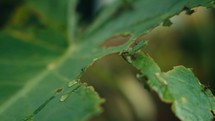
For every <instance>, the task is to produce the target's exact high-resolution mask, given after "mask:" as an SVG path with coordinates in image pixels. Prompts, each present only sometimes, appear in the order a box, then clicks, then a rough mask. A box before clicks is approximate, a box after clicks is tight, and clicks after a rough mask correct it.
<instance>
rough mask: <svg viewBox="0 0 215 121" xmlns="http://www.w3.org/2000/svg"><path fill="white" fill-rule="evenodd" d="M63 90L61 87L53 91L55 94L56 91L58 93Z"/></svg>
mask: <svg viewBox="0 0 215 121" xmlns="http://www.w3.org/2000/svg"><path fill="white" fill-rule="evenodd" d="M62 91H63V88H59V89H57V90H56V91H55V94H58V93H60V92H62Z"/></svg>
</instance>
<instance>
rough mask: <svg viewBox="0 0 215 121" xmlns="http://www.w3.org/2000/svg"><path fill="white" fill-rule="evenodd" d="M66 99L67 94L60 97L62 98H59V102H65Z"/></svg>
mask: <svg viewBox="0 0 215 121" xmlns="http://www.w3.org/2000/svg"><path fill="white" fill-rule="evenodd" d="M68 97H69V94H65V95H62V96H61V97H60V101H61V102H63V101H65V100H66V99H67V98H68Z"/></svg>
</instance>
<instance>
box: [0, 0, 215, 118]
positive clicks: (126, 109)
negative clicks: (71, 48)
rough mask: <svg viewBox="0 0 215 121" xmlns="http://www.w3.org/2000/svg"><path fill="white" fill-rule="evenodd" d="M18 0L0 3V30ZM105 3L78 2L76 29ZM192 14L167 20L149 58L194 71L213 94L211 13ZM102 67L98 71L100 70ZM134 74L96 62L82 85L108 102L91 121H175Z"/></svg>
mask: <svg viewBox="0 0 215 121" xmlns="http://www.w3.org/2000/svg"><path fill="white" fill-rule="evenodd" d="M22 3H23V2H22V1H21V0H19V1H18V0H1V1H0V29H1V30H3V29H4V28H5V27H7V25H8V23H9V21H11V19H12V16H13V15H14V13H15V11H16V10H17V8H19V6H21V5H22ZM107 3H108V1H99V0H79V4H78V6H77V9H76V11H77V12H78V13H79V15H80V20H79V21H80V23H79V24H80V25H83V26H85V25H88V24H90V23H91V22H92V21H93V20H94V18H95V17H96V15H97V14H98V13H99V10H100V9H102V6H103V5H105V4H107ZM194 10H195V12H194V13H193V14H192V15H186V14H185V13H184V12H182V13H181V14H180V15H177V16H174V17H173V18H171V19H170V20H171V21H172V22H173V24H172V25H171V26H170V27H163V26H162V25H161V26H158V27H156V28H155V29H153V30H152V31H150V32H149V33H148V34H147V35H144V38H145V39H147V40H149V44H148V46H147V47H146V48H144V49H143V51H145V52H147V53H149V54H150V55H151V56H152V57H153V58H154V60H155V61H156V62H157V63H158V64H159V66H160V67H161V68H162V70H163V71H168V70H170V69H172V67H173V66H176V65H184V66H186V67H188V68H192V69H193V72H194V73H195V74H196V76H197V77H198V78H199V79H200V80H201V82H202V83H203V84H205V86H206V87H207V88H209V89H211V90H212V92H213V93H215V82H214V81H215V64H214V62H215V54H214V53H215V47H214V46H215V10H214V9H208V8H203V7H198V8H195V9H194ZM101 68H102V69H101ZM137 73H138V71H137V70H135V69H134V68H132V67H131V66H130V65H129V64H127V63H126V62H125V61H124V60H123V59H122V58H121V57H120V56H118V55H110V56H107V57H104V58H102V59H101V60H99V61H97V62H96V63H95V64H94V65H93V66H92V67H90V68H89V69H88V70H87V71H86V73H85V74H84V75H83V77H82V80H83V81H86V82H88V83H89V84H90V85H93V86H94V87H95V89H96V91H98V92H99V94H100V96H101V97H103V98H105V99H106V102H105V103H104V104H103V107H104V111H103V113H102V115H99V116H96V117H94V118H93V119H91V120H92V121H177V120H178V119H177V118H176V117H175V116H174V114H173V113H172V112H171V106H170V105H169V104H164V103H162V102H161V101H160V99H159V98H158V96H157V95H156V94H155V93H154V92H153V91H149V90H146V89H144V86H143V83H142V82H139V81H137V80H136V78H135V75H136V74H137Z"/></svg>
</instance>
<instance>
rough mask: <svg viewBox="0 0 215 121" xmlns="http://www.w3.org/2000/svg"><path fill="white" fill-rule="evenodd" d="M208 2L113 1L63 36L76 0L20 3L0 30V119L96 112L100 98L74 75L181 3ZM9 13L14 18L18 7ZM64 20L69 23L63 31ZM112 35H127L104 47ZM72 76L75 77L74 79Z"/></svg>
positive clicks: (202, 1) (200, 1) (206, 1)
mask: <svg viewBox="0 0 215 121" xmlns="http://www.w3.org/2000/svg"><path fill="white" fill-rule="evenodd" d="M210 3H211V0H195V1H193V0H165V1H156V0H135V1H132V2H131V3H130V5H128V4H125V3H123V2H121V1H114V2H113V3H111V4H110V5H109V6H107V7H106V8H105V10H104V11H102V12H101V13H100V15H99V16H98V18H97V19H96V20H95V22H94V23H93V24H92V25H91V26H89V27H88V28H87V29H86V30H85V31H81V32H80V33H78V34H77V35H79V36H77V37H75V36H73V37H70V36H69V37H68V35H67V34H69V35H70V34H71V35H75V34H74V33H76V32H78V31H77V30H79V28H78V27H77V26H75V25H74V23H76V22H75V21H76V18H75V16H76V15H75V14H74V10H75V6H76V1H74V0H64V1H63V0H62V1H56V0H55V1H53V0H52V1H51V0H40V1H37V0H29V1H26V4H23V6H22V7H23V8H24V10H25V11H27V14H25V15H24V16H21V18H22V17H23V18H24V19H21V20H25V21H21V23H18V24H19V25H17V23H16V22H15V23H13V22H12V24H9V25H8V27H7V28H6V29H5V30H3V31H1V32H0V50H1V53H0V73H1V74H0V93H1V95H2V96H1V99H0V119H1V120H3V121H13V120H14V121H15V120H39V121H41V120H42V121H43V120H44V121H47V120H50V121H59V120H64V121H67V120H68V121H70V120H71V121H79V120H86V119H87V118H89V117H90V116H92V115H95V114H97V113H99V112H100V111H101V109H100V108H99V107H98V105H99V104H101V102H103V99H101V98H99V96H98V95H97V93H96V92H95V91H94V90H93V88H92V87H90V86H87V85H86V84H84V83H81V82H80V81H79V80H78V78H79V77H80V74H82V73H83V71H84V70H85V69H86V67H89V66H90V65H91V64H92V63H93V62H95V61H96V60H97V59H99V58H101V57H103V56H105V55H108V54H111V53H116V52H121V51H123V50H126V49H127V48H128V47H129V45H130V44H131V43H132V42H133V41H134V40H135V39H136V38H138V37H139V36H140V35H141V34H143V33H146V32H147V31H148V30H149V29H151V28H153V27H155V26H156V25H158V24H160V23H161V22H162V21H164V20H166V19H168V18H169V17H171V16H173V15H175V14H177V13H179V12H181V11H182V10H183V8H184V6H186V7H190V8H191V7H194V6H199V5H202V6H210V5H211V4H210ZM67 4H71V5H67ZM26 6H27V7H26ZM67 6H69V7H71V8H69V9H68V8H67ZM68 10H71V11H70V12H71V14H72V15H71V16H70V14H69V13H67V12H68ZM21 12H22V11H21ZM14 15H15V17H14V19H16V18H17V15H20V11H18V12H17V13H16V14H14ZM21 15H22V14H21ZM34 15H35V16H34ZM67 15H69V17H73V18H72V19H70V18H68V16H67ZM32 16H34V17H32ZM19 17H20V16H18V18H19ZM67 20H69V22H68V23H69V24H71V25H70V26H69V31H68V33H67V32H65V27H67V26H68V24H67ZM52 25H53V26H52ZM61 27H62V28H61ZM70 30H71V31H70ZM117 35H121V36H124V37H125V38H126V39H128V38H130V39H129V41H128V42H126V43H125V44H123V45H121V46H118V47H112V48H104V47H103V44H104V42H105V41H106V40H107V39H109V38H110V37H112V36H117ZM110 40H111V39H110ZM115 41H118V40H117V39H115ZM73 81H75V82H77V83H74V85H73V84H72V83H73ZM68 85H69V86H68ZM159 93H163V92H162V91H161V92H159Z"/></svg>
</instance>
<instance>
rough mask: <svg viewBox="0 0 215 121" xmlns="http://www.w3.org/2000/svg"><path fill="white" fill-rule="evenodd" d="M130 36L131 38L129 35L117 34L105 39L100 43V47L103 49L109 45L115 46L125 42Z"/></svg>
mask: <svg viewBox="0 0 215 121" xmlns="http://www.w3.org/2000/svg"><path fill="white" fill-rule="evenodd" d="M130 38H131V36H130V35H117V36H114V37H111V38H109V39H107V40H106V41H105V42H103V43H102V44H101V47H102V48H104V49H107V48H110V47H117V46H120V45H123V44H124V43H126V42H127V41H128V40H129V39H130Z"/></svg>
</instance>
